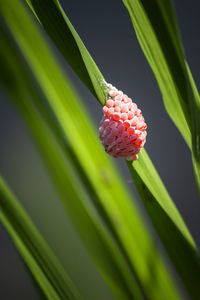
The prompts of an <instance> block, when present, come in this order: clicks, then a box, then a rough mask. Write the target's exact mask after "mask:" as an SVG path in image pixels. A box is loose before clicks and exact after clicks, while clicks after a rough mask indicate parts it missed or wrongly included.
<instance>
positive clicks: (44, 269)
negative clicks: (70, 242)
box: [0, 177, 81, 300]
mask: <svg viewBox="0 0 200 300" xmlns="http://www.w3.org/2000/svg"><path fill="white" fill-rule="evenodd" d="M0 221H1V222H2V224H3V225H4V227H5V228H6V230H7V231H8V233H9V234H10V236H11V238H12V240H13V242H14V244H15V246H16V247H17V249H18V251H19V253H20V255H21V257H22V258H23V260H24V262H25V263H26V265H27V266H28V268H29V270H30V272H31V274H32V275H33V278H34V280H35V282H36V284H37V286H38V287H39V289H40V290H41V292H42V294H43V295H44V296H45V298H46V299H51V300H52V299H55V300H56V299H58V300H59V299H69V300H78V299H81V297H80V296H79V295H78V292H77V291H76V289H75V288H74V286H73V284H72V282H71V280H70V279H69V277H68V276H67V274H66V272H65V271H64V269H63V268H62V266H61V265H60V263H59V262H58V260H57V258H56V257H55V255H54V254H53V252H52V251H51V249H50V248H49V246H48V244H47V243H46V242H45V240H44V239H43V237H42V236H41V235H40V233H39V232H38V230H37V229H36V227H35V226H34V224H33V223H32V221H31V219H30V218H29V216H28V215H27V214H26V212H25V211H24V210H23V208H22V207H21V205H20V203H19V202H18V201H17V199H16V198H15V196H14V195H13V194H12V193H11V191H10V190H9V188H8V187H7V186H6V184H5V182H4V181H3V179H2V178H1V177H0Z"/></svg>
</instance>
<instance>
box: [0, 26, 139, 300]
mask: <svg viewBox="0 0 200 300" xmlns="http://www.w3.org/2000/svg"><path fill="white" fill-rule="evenodd" d="M0 36H1V48H0V53H1V55H0V59H1V66H2V67H3V71H4V72H3V74H2V75H4V76H1V82H2V83H3V85H4V87H5V88H6V89H7V91H8V93H9V95H10V96H11V98H12V100H13V101H14V103H15V105H17V107H18V109H19V110H20V112H21V114H22V115H23V117H24V119H25V121H26V122H27V124H28V126H29V128H30V130H31V133H32V134H33V137H34V138H35V140H36V142H37V145H38V148H39V150H40V152H41V154H42V156H43V159H44V161H45V162H46V165H47V167H48V170H49V173H50V175H51V177H52V179H53V182H54V184H55V186H56V188H57V189H58V191H59V194H60V196H61V199H62V200H63V204H64V206H65V208H66V210H67V212H68V214H69V216H70V217H71V219H72V221H73V223H74V225H75V227H76V229H77V231H78V233H79V235H80V236H81V238H82V240H83V241H84V244H85V246H86V247H87V249H88V250H89V253H90V254H91V255H92V257H93V259H94V260H95V262H96V264H97V266H98V267H99V269H100V271H101V272H102V274H103V276H104V278H105V279H106V281H107V283H108V284H109V286H110V288H111V290H112V291H113V293H114V295H115V297H116V299H136V300H137V299H141V297H140V293H139V292H138V288H137V285H136V284H135V281H134V278H133V276H132V275H131V274H130V271H129V269H128V268H127V266H126V263H125V262H124V259H123V257H122V256H121V255H120V253H119V251H118V250H117V248H116V247H115V245H114V244H113V242H112V239H111V238H110V236H109V234H108V233H106V231H105V229H104V226H103V225H102V222H101V220H100V219H99V216H98V215H97V213H96V212H95V210H94V209H93V207H92V206H91V205H90V203H89V195H88V193H87V191H86V190H85V189H84V187H83V185H82V183H81V181H80V179H79V176H78V174H76V172H75V171H74V169H73V166H72V163H71V161H70V158H69V159H68V158H67V156H66V155H65V156H64V155H63V153H62V151H61V149H60V148H59V147H58V145H57V143H55V142H54V138H53V137H52V135H51V134H50V132H49V130H48V128H46V126H45V124H44V122H43V121H42V120H41V119H40V117H39V115H38V112H37V110H36V109H35V108H34V106H33V105H32V104H31V102H30V100H29V98H31V97H35V95H34V89H35V86H34V85H33V86H32V81H31V80H30V81H29V74H28V73H27V72H26V70H25V69H24V67H23V65H22V64H21V63H20V58H19V57H18V56H17V55H16V52H13V51H12V50H13V49H12V44H10V42H9V41H8V40H5V39H3V34H2V32H1V35H0ZM4 38H6V36H4ZM37 96H38V97H39V101H42V99H41V96H39V95H37Z"/></svg>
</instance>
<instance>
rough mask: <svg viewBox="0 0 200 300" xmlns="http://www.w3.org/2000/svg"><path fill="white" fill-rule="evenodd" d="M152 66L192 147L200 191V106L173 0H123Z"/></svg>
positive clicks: (171, 112) (168, 104)
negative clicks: (182, 42) (190, 74)
mask: <svg viewBox="0 0 200 300" xmlns="http://www.w3.org/2000/svg"><path fill="white" fill-rule="evenodd" d="M123 2H124V4H125V6H126V8H127V10H128V12H129V15H130V18H131V20H132V23H133V26H134V29H135V32H136V35H137V37H138V40H139V42H140V45H141V48H142V50H143V52H144V54H145V56H146V58H147V60H148V62H149V64H150V66H151V68H152V71H153V73H154V75H155V77H156V80H157V82H158V85H159V88H160V91H161V93H162V96H163V100H164V104H165V108H166V110H167V112H168V114H169V115H170V117H171V118H172V120H173V122H174V123H175V125H176V126H177V127H178V129H179V130H180V132H181V133H182V135H183V137H184V138H185V141H186V142H187V144H188V146H189V147H190V148H192V158H193V165H194V171H195V175H196V179H197V184H198V188H199V192H200V105H199V100H196V99H197V98H196V94H197V89H196V87H195V84H194V82H193V84H191V82H190V79H189V76H188V72H187V67H186V64H185V59H184V53H183V49H182V45H181V41H180V37H179V32H178V28H177V24H176V18H175V13H174V8H173V5H172V1H171V0H166V1H164V2H163V1H158V0H156V1H155V0H150V1H149V0H142V1H139V0H123Z"/></svg>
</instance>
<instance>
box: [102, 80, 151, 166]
mask: <svg viewBox="0 0 200 300" xmlns="http://www.w3.org/2000/svg"><path fill="white" fill-rule="evenodd" d="M106 87H107V88H108V89H109V99H108V100H107V101H106V105H105V106H104V107H103V113H104V115H103V118H102V120H101V122H100V127H99V136H100V139H101V141H102V143H103V146H104V148H105V150H106V152H107V153H108V154H110V155H111V156H113V157H124V158H126V159H127V160H131V161H132V160H137V159H138V153H139V152H140V149H141V148H142V147H143V146H144V144H145V142H146V136H147V132H146V128H147V125H146V123H145V121H144V118H143V116H142V113H141V110H140V109H138V108H137V105H136V104H135V103H133V102H132V99H131V98H129V97H128V96H127V95H125V94H124V93H123V92H122V91H118V90H117V89H116V88H115V87H114V86H112V85H111V84H107V83H106Z"/></svg>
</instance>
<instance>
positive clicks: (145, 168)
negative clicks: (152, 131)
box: [128, 149, 200, 299]
mask: <svg viewBox="0 0 200 300" xmlns="http://www.w3.org/2000/svg"><path fill="white" fill-rule="evenodd" d="M128 166H129V169H130V172H131V175H132V177H133V179H134V181H135V184H136V187H137V190H138V192H139V194H140V197H141V199H142V200H143V203H144V206H145V208H146V211H147V212H148V214H149V216H150V218H151V221H152V223H153V225H154V227H155V228H156V231H157V232H158V234H159V236H160V239H161V241H162V242H163V244H164V246H165V248H166V250H167V252H168V254H169V256H170V258H171V260H172V262H173V264H174V266H175V267H176V270H177V272H178V274H179V275H180V277H181V279H182V281H183V283H184V285H185V287H186V289H187V290H188V293H189V295H190V297H191V299H198V295H199V291H200V289H199V284H198V282H199V278H200V255H199V252H198V251H197V249H196V247H195V245H194V243H193V241H192V239H191V236H190V235H189V234H188V232H187V230H185V229H186V227H185V224H184V223H183V220H182V219H181V217H180V215H179V214H177V210H176V208H175V206H174V204H173V202H172V201H171V199H170V197H169V194H168V193H167V192H166V190H165V188H164V186H163V183H162V182H161V180H160V178H159V176H158V174H157V172H156V170H155V168H154V166H153V164H152V162H151V161H150V159H149V157H148V155H147V153H146V152H145V150H144V149H143V150H142V151H141V153H140V159H139V160H138V161H137V162H134V163H131V162H129V163H128ZM141 178H142V180H141ZM171 216H173V220H172V218H171Z"/></svg>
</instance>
